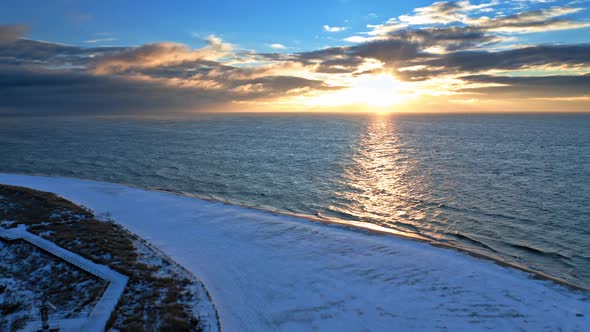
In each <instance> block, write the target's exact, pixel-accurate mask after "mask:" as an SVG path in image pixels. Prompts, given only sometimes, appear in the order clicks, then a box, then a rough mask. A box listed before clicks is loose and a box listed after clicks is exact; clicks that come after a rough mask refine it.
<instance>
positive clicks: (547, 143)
mask: <svg viewBox="0 0 590 332" xmlns="http://www.w3.org/2000/svg"><path fill="white" fill-rule="evenodd" d="M0 172H10V173H34V174H45V175H59V176H68V177H77V178H85V179H93V180H99V181H108V182H117V183H124V184H132V185H136V186H141V187H149V188H161V189H165V190H171V191H178V192H185V193H190V194H194V195H197V196H199V197H210V198H215V199H220V200H223V201H228V202H231V203H235V204H243V205H248V206H255V207H259V208H263V209H274V210H279V211H286V212H294V213H300V214H307V215H315V216H320V217H326V218H339V219H343V220H354V221H361V222H367V223H373V224H378V225H381V226H385V227H388V228H391V229H395V230H399V231H403V232H409V233H415V234H419V235H422V236H424V237H427V238H431V239H434V240H436V241H441V242H445V243H450V244H453V245H457V246H461V247H466V248H469V249H470V250H473V251H477V252H481V253H485V254H487V255H490V256H493V257H496V258H499V259H502V260H505V261H509V262H513V263H518V264H522V265H526V266H528V267H530V268H532V269H535V270H538V271H541V272H544V273H547V274H550V275H553V276H557V277H560V278H563V279H567V280H569V281H571V282H573V283H576V284H578V285H581V286H586V287H589V286H590V115H574V114H565V115H539V114H535V115H514V114H510V115H373V114H367V115H336V114H330V115H328V114H317V115H309V114H305V115H302V114H300V115H296V114H269V115H260V114H258V115H254V114H240V115H236V114H233V115H227V114H226V115H213V114H201V115H194V116H190V117H188V116H187V117H175V118H93V117H77V118H76V117H58V118H56V117H0Z"/></svg>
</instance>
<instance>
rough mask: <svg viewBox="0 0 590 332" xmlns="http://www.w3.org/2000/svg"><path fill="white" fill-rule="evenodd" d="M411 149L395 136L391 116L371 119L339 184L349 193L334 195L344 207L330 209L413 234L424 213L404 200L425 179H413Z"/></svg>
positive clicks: (416, 166) (422, 183)
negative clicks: (350, 164) (346, 188)
mask: <svg viewBox="0 0 590 332" xmlns="http://www.w3.org/2000/svg"><path fill="white" fill-rule="evenodd" d="M412 150H413V149H412V148H411V147H409V146H408V144H407V143H405V142H404V141H403V139H402V137H401V136H400V135H399V132H398V130H397V128H396V122H395V118H394V117H393V116H389V115H379V114H377V115H374V116H372V117H371V119H370V120H369V121H368V122H367V126H366V129H365V131H364V132H363V133H362V135H361V138H360V140H359V143H358V144H357V147H356V151H355V152H354V154H353V157H352V160H353V164H352V166H351V167H349V168H347V169H345V172H344V176H343V179H344V180H343V183H342V184H343V185H345V186H347V187H348V188H349V190H347V191H340V192H337V193H336V195H337V196H338V197H339V198H340V200H341V202H345V203H346V204H340V205H334V206H331V210H332V211H334V212H336V213H338V214H344V215H348V216H354V219H358V220H361V221H372V222H374V221H375V220H378V221H380V223H381V224H383V225H387V226H393V227H396V228H397V227H401V228H402V229H403V230H404V231H415V230H416V229H417V228H416V225H414V223H415V222H416V220H421V219H423V218H424V214H423V213H422V212H421V210H420V209H416V208H415V204H413V203H412V202H411V201H410V200H409V199H408V198H410V197H414V196H415V195H416V192H417V191H418V190H417V189H420V188H422V187H423V186H424V182H425V181H427V179H425V178H424V177H420V176H418V177H417V176H415V174H416V173H417V168H418V167H419V165H418V162H417V160H416V159H415V158H413V156H412Z"/></svg>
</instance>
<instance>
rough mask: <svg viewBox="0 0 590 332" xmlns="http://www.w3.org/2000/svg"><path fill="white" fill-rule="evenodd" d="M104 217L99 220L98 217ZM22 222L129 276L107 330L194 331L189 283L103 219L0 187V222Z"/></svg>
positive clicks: (52, 198)
mask: <svg viewBox="0 0 590 332" xmlns="http://www.w3.org/2000/svg"><path fill="white" fill-rule="evenodd" d="M100 219H104V220H100ZM1 220H4V221H5V223H6V221H10V225H13V226H16V225H18V224H25V225H27V227H28V230H29V231H30V232H32V233H35V234H37V235H39V236H42V237H43V238H46V239H48V240H50V241H52V242H55V243H56V244H57V245H59V246H61V247H63V248H65V249H67V250H70V251H72V252H75V253H77V254H79V255H81V256H83V257H86V258H88V259H90V260H92V261H94V262H95V263H98V264H104V265H108V266H109V267H110V268H112V269H113V270H116V271H118V272H119V273H122V274H124V275H126V276H128V277H129V282H128V284H127V287H126V289H125V292H124V294H123V296H122V298H121V300H120V301H119V303H118V305H117V309H116V310H115V312H114V313H113V315H112V316H111V319H110V320H109V323H108V328H114V329H118V330H121V331H140V330H143V331H155V330H174V331H197V330H201V329H202V326H201V324H200V321H199V319H198V313H196V312H195V310H194V309H193V308H194V305H195V303H196V301H198V300H199V299H197V298H196V297H197V294H196V292H195V291H194V287H193V286H194V281H193V280H190V279H188V278H186V277H185V276H182V275H181V273H180V272H178V270H177V269H175V268H174V264H173V263H172V262H170V261H168V260H167V259H166V258H163V257H161V255H158V254H156V253H155V252H154V251H153V250H151V249H150V248H149V246H147V245H145V244H144V243H143V242H141V241H139V240H137V239H135V238H134V236H133V235H131V234H129V233H128V232H127V231H125V230H124V229H123V228H122V227H120V226H119V225H118V224H116V223H113V222H112V221H111V220H109V218H96V217H95V216H94V214H93V213H92V212H91V211H89V210H88V209H85V208H83V207H80V206H77V205H75V204H73V203H72V202H69V201H67V200H65V199H63V198H61V197H59V196H56V195H54V194H52V193H47V192H41V191H36V190H32V189H28V188H21V187H15V186H8V185H0V221H1Z"/></svg>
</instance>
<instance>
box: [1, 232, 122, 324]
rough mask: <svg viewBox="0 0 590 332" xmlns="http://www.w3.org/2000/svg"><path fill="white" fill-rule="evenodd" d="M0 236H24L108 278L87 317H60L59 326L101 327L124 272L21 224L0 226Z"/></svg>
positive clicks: (118, 294)
mask: <svg viewBox="0 0 590 332" xmlns="http://www.w3.org/2000/svg"><path fill="white" fill-rule="evenodd" d="M0 237H3V238H5V239H11V240H14V239H23V240H25V241H27V242H29V243H31V244H33V245H35V246H37V247H39V248H41V249H43V250H45V251H47V252H49V253H51V254H52V255H54V256H57V257H59V258H61V259H63V260H64V261H66V262H68V263H70V264H72V265H74V266H77V267H78V268H80V269H82V270H85V271H87V272H89V273H91V274H94V275H95V276H97V277H99V278H101V279H103V280H106V281H108V282H109V285H108V287H107V289H106V290H105V291H104V293H103V294H102V296H101V298H100V300H99V301H98V302H97V303H96V305H95V306H94V308H93V309H92V311H91V312H90V315H89V316H88V317H87V318H85V319H79V318H77V319H63V320H60V321H59V326H60V327H61V329H62V330H63V329H65V328H66V327H68V329H75V330H84V331H104V328H105V326H106V323H107V321H108V320H109V318H110V316H111V313H112V312H113V310H114V309H115V307H116V306H117V302H119V298H120V297H121V295H122V294H123V291H124V290H125V285H126V284H127V277H126V276H124V275H121V274H120V273H118V272H116V271H113V270H111V269H110V268H109V267H108V266H105V265H99V264H95V263H94V262H92V261H90V260H88V259H86V258H84V257H82V256H79V255H77V254H75V253H73V252H71V251H67V250H65V249H63V248H62V247H60V246H58V245H56V244H55V243H53V242H51V241H47V240H45V239H43V238H40V237H38V236H36V235H34V234H32V233H29V232H27V230H26V227H25V226H24V225H19V227H16V228H10V229H4V228H0ZM72 322H74V323H72ZM78 324H82V325H78ZM33 325H35V324H33Z"/></svg>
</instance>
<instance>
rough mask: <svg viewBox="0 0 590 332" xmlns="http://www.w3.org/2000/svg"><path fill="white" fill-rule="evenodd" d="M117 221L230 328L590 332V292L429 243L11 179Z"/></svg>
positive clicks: (91, 187)
mask: <svg viewBox="0 0 590 332" xmlns="http://www.w3.org/2000/svg"><path fill="white" fill-rule="evenodd" d="M0 183H6V184H12V185H19V186H25V187H31V188H35V189H39V190H44V191H50V192H55V193H57V194H59V195H61V196H63V197H65V198H67V199H69V200H72V201H73V202H75V203H78V204H82V205H84V206H87V207H89V208H91V209H92V210H94V211H95V212H96V213H101V214H107V213H108V214H109V215H110V216H112V218H113V219H114V220H115V221H116V222H118V223H120V224H122V225H123V226H124V227H126V228H128V229H129V230H131V231H132V232H134V233H136V234H138V235H139V236H141V237H142V238H144V239H146V240H148V241H150V242H151V243H152V244H154V245H155V246H157V247H158V248H159V249H160V250H162V251H163V252H164V253H166V254H167V255H169V256H170V257H171V258H172V259H174V260H175V261H177V262H178V263H180V264H181V265H182V266H184V267H186V268H187V269H188V270H189V271H191V272H193V273H194V274H195V275H196V276H197V277H198V278H200V279H201V280H203V282H204V284H205V286H206V287H207V289H208V291H209V293H210V294H211V297H212V299H213V301H214V302H215V304H216V306H217V310H218V312H219V316H220V321H221V327H222V329H223V330H226V331H271V330H272V331H279V330H280V331H299V330H338V331H368V330H371V331H383V330H426V331H431V330H437V331H438V330H470V331H473V330H476V331H477V330H492V331H512V330H531V331H554V330H565V331H589V330H590V297H589V296H588V293H585V292H582V291H575V290H572V289H568V288H565V287H563V286H559V285H556V284H553V283H551V282H549V281H543V280H537V279H532V278H531V277H530V275H528V274H527V273H525V272H522V271H519V270H515V269H510V268H505V267H501V266H499V265H496V264H494V263H492V262H490V261H484V260H479V259H477V258H474V257H471V256H468V255H465V254H462V253H460V252H457V251H454V250H449V249H442V248H437V247H434V246H431V245H429V244H427V243H421V242H418V241H412V240H407V239H401V238H397V237H393V236H387V235H380V234H374V233H370V232H367V231H359V230H351V229H350V228H345V227H341V226H335V225H326V224H320V223H314V222H311V221H307V220H304V219H298V218H295V217H290V216H283V215H275V214H272V213H267V212H262V211H257V210H250V209H247V208H243V207H238V206H231V205H224V204H222V203H215V202H209V201H202V200H198V199H194V198H190V197H184V196H179V195H175V194H171V193H164V192H158V191H149V190H143V189H139V188H132V187H127V186H123V185H117V184H109V183H100V182H94V181H87V180H78V179H68V178H53V177H41V176H25V175H12V174H0Z"/></svg>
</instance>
